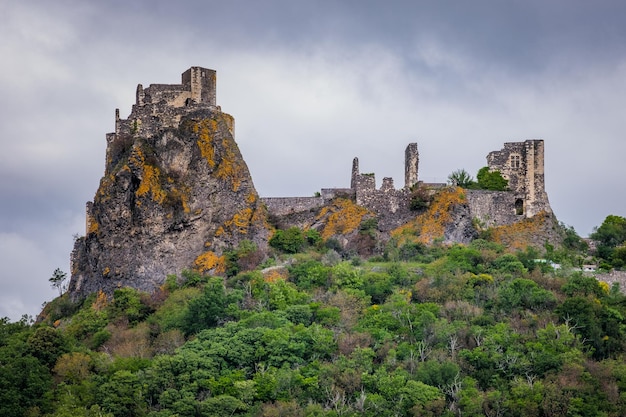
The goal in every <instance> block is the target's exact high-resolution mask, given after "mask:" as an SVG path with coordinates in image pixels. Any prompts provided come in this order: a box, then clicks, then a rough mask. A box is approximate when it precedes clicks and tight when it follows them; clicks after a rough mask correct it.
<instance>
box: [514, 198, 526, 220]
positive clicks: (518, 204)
mask: <svg viewBox="0 0 626 417" xmlns="http://www.w3.org/2000/svg"><path fill="white" fill-rule="evenodd" d="M515 214H517V215H518V216H520V215H522V214H524V200H522V199H521V198H518V199H517V200H515Z"/></svg>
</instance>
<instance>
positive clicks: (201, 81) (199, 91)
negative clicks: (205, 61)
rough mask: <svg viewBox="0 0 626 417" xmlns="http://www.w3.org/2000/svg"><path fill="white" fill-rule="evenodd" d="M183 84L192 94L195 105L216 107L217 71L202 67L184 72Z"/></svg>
mask: <svg viewBox="0 0 626 417" xmlns="http://www.w3.org/2000/svg"><path fill="white" fill-rule="evenodd" d="M182 84H183V86H184V87H185V89H186V90H189V92H190V93H191V99H192V100H193V101H194V102H195V103H206V104H209V105H211V106H215V90H216V76H215V71H214V70H210V69H207V68H202V67H191V68H189V69H188V70H187V71H185V72H183V76H182Z"/></svg>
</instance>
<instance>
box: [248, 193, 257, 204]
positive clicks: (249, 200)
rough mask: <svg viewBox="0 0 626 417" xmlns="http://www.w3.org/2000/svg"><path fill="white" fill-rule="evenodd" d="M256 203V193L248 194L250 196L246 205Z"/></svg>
mask: <svg viewBox="0 0 626 417" xmlns="http://www.w3.org/2000/svg"><path fill="white" fill-rule="evenodd" d="M255 201H256V194H254V193H250V194H248V196H247V197H246V203H248V204H253V203H254V202H255Z"/></svg>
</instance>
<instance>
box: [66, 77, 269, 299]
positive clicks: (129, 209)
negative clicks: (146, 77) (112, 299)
mask: <svg viewBox="0 0 626 417" xmlns="http://www.w3.org/2000/svg"><path fill="white" fill-rule="evenodd" d="M266 218H267V215H266V209H265V207H264V205H263V204H261V202H260V200H259V196H258V194H257V192H256V190H255V188H254V185H253V183H252V179H251V177H250V173H249V171H248V167H247V166H246V163H245V162H244V160H243V158H242V156H241V153H240V151H239V148H238V147H237V144H236V143H235V140H234V119H233V118H232V117H231V116H230V115H228V114H226V113H223V112H222V111H221V109H220V108H219V107H218V106H216V104H215V71H212V70H209V69H205V68H199V67H193V68H191V69H189V70H188V71H186V72H185V73H183V75H182V83H181V84H179V85H162V84H156V85H154V84H153V85H150V86H149V87H147V88H143V87H142V86H141V85H139V86H138V87H137V100H136V103H135V105H134V106H133V107H132V111H131V114H130V116H129V117H128V118H127V119H120V118H119V112H118V111H116V122H115V132H114V133H110V134H108V135H107V153H106V168H105V173H104V176H103V177H102V179H101V181H100V186H99V188H98V191H97V192H96V195H95V197H94V200H93V202H90V203H87V226H86V229H87V230H86V235H85V237H83V238H79V239H77V241H76V243H75V247H74V250H73V252H72V259H71V261H72V271H71V274H72V277H71V281H70V286H69V292H70V294H72V296H73V297H82V296H84V295H86V294H89V293H92V292H96V291H99V290H102V291H104V292H105V293H110V292H111V291H112V290H113V289H115V288H117V287H123V286H130V287H134V288H137V289H140V290H144V291H151V290H153V289H155V288H156V287H158V286H159V285H161V284H162V283H163V282H164V280H165V278H166V276H167V275H168V274H178V273H180V272H181V271H182V270H184V269H190V268H194V269H197V270H199V271H201V272H211V273H220V272H222V269H223V258H222V253H223V251H224V249H225V248H228V247H234V246H237V245H238V244H239V242H241V241H242V240H244V239H247V240H252V241H254V242H255V243H256V244H257V245H258V246H259V247H261V248H263V247H264V246H266V242H267V239H268V236H269V228H268V225H267V223H266Z"/></svg>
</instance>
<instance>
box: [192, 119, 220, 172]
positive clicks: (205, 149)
mask: <svg viewBox="0 0 626 417" xmlns="http://www.w3.org/2000/svg"><path fill="white" fill-rule="evenodd" d="M192 128H193V131H194V133H196V134H197V135H198V140H197V144H198V149H200V154H201V155H202V157H203V158H204V159H206V161H207V163H208V164H209V167H211V168H214V167H215V147H214V146H213V135H214V134H215V132H216V131H217V120H214V119H202V120H201V121H200V122H197V123H194V124H193V126H192Z"/></svg>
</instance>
